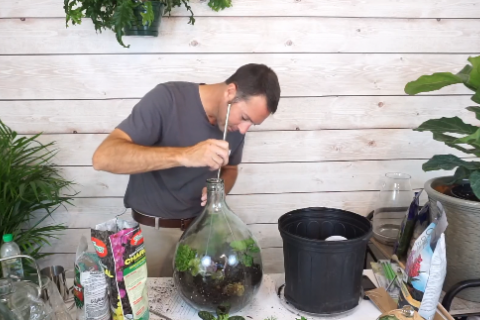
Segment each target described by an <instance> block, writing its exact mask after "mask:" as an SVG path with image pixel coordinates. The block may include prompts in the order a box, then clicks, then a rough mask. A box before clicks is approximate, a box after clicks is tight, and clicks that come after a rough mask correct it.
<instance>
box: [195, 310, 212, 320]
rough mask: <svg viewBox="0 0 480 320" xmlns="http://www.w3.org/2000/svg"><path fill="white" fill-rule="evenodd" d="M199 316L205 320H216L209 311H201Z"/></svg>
mask: <svg viewBox="0 0 480 320" xmlns="http://www.w3.org/2000/svg"><path fill="white" fill-rule="evenodd" d="M198 316H199V317H200V318H202V319H203V320H215V316H214V315H213V314H211V313H210V312H208V311H199V312H198Z"/></svg>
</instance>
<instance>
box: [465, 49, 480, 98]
mask: <svg viewBox="0 0 480 320" xmlns="http://www.w3.org/2000/svg"><path fill="white" fill-rule="evenodd" d="M468 61H469V62H470V63H471V64H472V70H471V71H470V77H469V79H468V82H467V84H468V85H470V86H471V87H472V88H473V89H474V90H473V91H477V92H478V90H479V89H480V56H477V57H469V58H468Z"/></svg>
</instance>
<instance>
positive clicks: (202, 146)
mask: <svg viewBox="0 0 480 320" xmlns="http://www.w3.org/2000/svg"><path fill="white" fill-rule="evenodd" d="M228 147H229V145H228V142H227V141H223V140H215V139H209V140H205V141H202V142H199V143H197V144H196V145H194V146H192V147H188V148H185V150H184V151H183V154H182V159H181V161H180V162H181V163H182V164H183V166H185V167H209V168H210V170H211V171H214V170H218V169H220V168H221V167H223V166H225V165H227V164H228V156H229V149H228Z"/></svg>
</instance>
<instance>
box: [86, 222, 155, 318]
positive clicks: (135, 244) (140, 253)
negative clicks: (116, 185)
mask: <svg viewBox="0 0 480 320" xmlns="http://www.w3.org/2000/svg"><path fill="white" fill-rule="evenodd" d="M91 233H92V242H93V244H94V247H95V250H96V252H97V255H98V256H99V258H100V259H101V261H102V264H103V265H104V268H105V274H106V275H107V278H108V279H109V288H110V303H111V309H112V313H113V319H114V320H123V319H129V320H130V319H132V320H137V319H139V320H148V318H149V308H148V296H147V260H146V257H145V245H144V243H143V242H144V240H143V235H142V230H141V229H140V225H139V224H138V223H137V222H135V221H125V220H121V219H112V220H109V221H107V222H104V223H101V224H98V225H97V226H95V228H94V229H92V230H91Z"/></svg>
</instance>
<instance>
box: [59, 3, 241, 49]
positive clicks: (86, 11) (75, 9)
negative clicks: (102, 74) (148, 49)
mask: <svg viewBox="0 0 480 320" xmlns="http://www.w3.org/2000/svg"><path fill="white" fill-rule="evenodd" d="M189 1H190V0H158V1H154V0H104V1H102V2H99V1H91V0H64V6H63V9H64V10H65V14H66V26H67V27H68V23H69V22H71V23H72V24H73V25H76V24H80V23H81V22H82V19H83V18H90V19H91V20H92V22H93V24H94V26H95V30H96V31H97V32H102V29H103V30H105V29H110V30H112V31H113V32H114V33H115V36H116V37H117V41H118V43H119V44H120V45H122V46H123V47H125V48H129V47H130V45H125V44H124V43H123V36H153V37H157V36H158V28H159V26H160V20H161V18H162V16H163V15H164V14H165V15H167V14H168V15H170V13H171V11H172V9H173V8H175V7H181V6H185V8H186V9H187V11H188V12H189V13H190V17H189V20H188V23H189V24H192V25H193V24H195V18H194V17H193V11H192V8H191V7H190V5H189ZM98 3H101V5H99V4H98ZM208 6H209V7H210V8H211V9H212V10H213V11H220V10H223V9H225V8H228V7H231V6H232V1H231V0H208Z"/></svg>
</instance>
